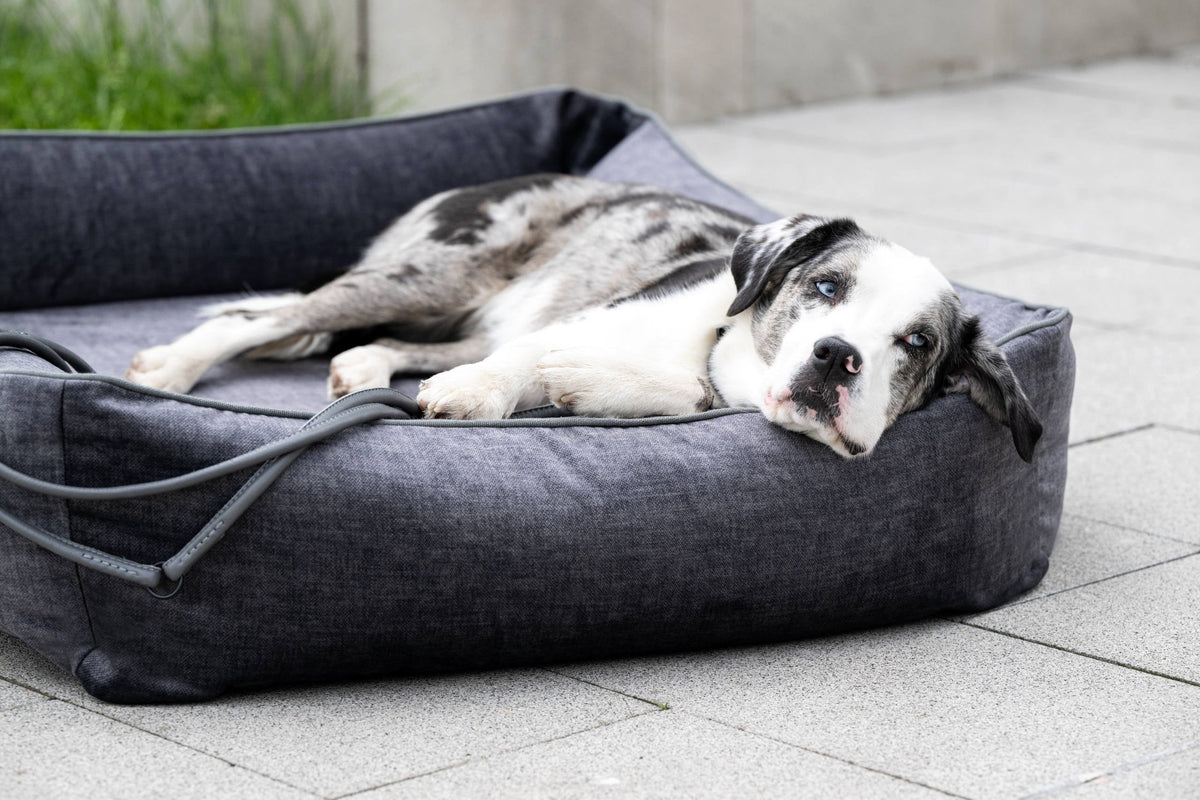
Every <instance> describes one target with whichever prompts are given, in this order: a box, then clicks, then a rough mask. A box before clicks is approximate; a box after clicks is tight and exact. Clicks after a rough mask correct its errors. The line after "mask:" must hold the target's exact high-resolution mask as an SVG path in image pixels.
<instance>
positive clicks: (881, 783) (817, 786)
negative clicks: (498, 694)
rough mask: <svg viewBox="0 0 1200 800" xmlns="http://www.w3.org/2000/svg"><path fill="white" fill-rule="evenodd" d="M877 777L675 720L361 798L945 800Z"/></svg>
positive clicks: (651, 720)
mask: <svg viewBox="0 0 1200 800" xmlns="http://www.w3.org/2000/svg"><path fill="white" fill-rule="evenodd" d="M946 796H947V795H945V794H943V793H941V792H937V791H934V790H932V789H929V788H927V787H922V786H918V785H916V784H912V783H908V782H906V781H902V780H898V779H896V778H892V777H889V776H887V775H882V774H880V773H878V772H872V771H870V770H866V769H862V768H859V767H855V766H852V765H850V764H846V763H844V762H842V761H837V760H835V759H832V758H827V757H825V756H821V755H817V754H815V753H810V752H807V751H805V750H801V749H799V748H796V747H792V746H790V745H786V744H783V743H781V742H776V741H772V740H770V739H766V738H763V737H761V736H755V735H753V734H750V733H746V732H744V731H739V730H736V729H734V728H731V727H729V726H727V725H721V724H718V723H715V722H711V721H708V720H704V719H698V718H696V717H692V716H689V715H687V714H682V713H679V712H676V711H663V712H656V713H654V714H649V715H646V716H642V717H637V718H636V719H632V720H626V721H624V722H618V723H615V724H613V725H608V726H605V727H603V728H597V729H595V730H592V731H587V732H585V733H580V734H576V735H575V736H569V737H567V738H565V739H558V740H556V741H553V742H547V743H545V744H539V745H536V746H534V747H528V748H525V749H523V750H519V751H517V752H512V753H505V754H503V755H498V756H493V757H490V758H486V759H481V760H478V761H473V762H471V763H469V764H464V765H463V766H460V767H455V768H453V769H449V770H445V771H442V772H437V773H434V774H432V775H427V776H423V777H419V778H414V779H413V780H410V781H405V782H403V783H399V784H395V785H393V786H389V787H386V788H383V789H379V790H376V791H373V792H367V793H366V794H364V795H362V796H361V797H362V800H405V799H407V798H413V800H418V798H419V799H420V800H426V798H427V799H428V800H438V798H447V800H449V799H450V798H454V800H458V799H459V798H463V800H467V799H469V798H481V800H482V799H483V798H487V800H493V798H496V799H499V798H513V800H516V799H517V798H521V800H526V798H527V799H528V800H537V799H538V798H554V799H555V800H568V799H569V798H594V797H606V798H608V797H612V798H664V799H666V798H672V799H673V798H680V797H686V798H689V800H705V798H713V800H732V799H734V798H751V797H763V798H768V797H794V798H805V797H812V798H825V797H854V798H862V800H869V798H945V797H946Z"/></svg>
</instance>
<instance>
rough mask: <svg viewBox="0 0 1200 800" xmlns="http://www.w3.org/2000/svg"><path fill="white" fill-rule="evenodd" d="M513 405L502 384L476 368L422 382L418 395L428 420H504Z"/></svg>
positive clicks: (443, 374) (467, 367)
mask: <svg viewBox="0 0 1200 800" xmlns="http://www.w3.org/2000/svg"><path fill="white" fill-rule="evenodd" d="M515 405H516V402H515V400H514V399H513V398H512V397H511V396H510V392H509V391H507V390H506V389H505V387H504V386H503V385H502V384H501V382H500V381H498V380H496V378H495V377H494V376H492V375H491V374H490V373H489V372H488V371H487V370H486V369H484V368H482V367H480V366H479V365H478V364H465V365H463V366H461V367H455V368H454V369H451V370H447V371H445V372H439V373H438V374H437V375H434V376H433V377H432V378H429V379H427V380H424V381H422V382H421V388H420V393H419V394H418V395H417V406H418V407H419V408H420V409H421V411H422V412H423V413H424V414H425V417H426V418H427V419H504V418H505V417H508V416H509V415H510V414H512V411H513V408H514V407H515Z"/></svg>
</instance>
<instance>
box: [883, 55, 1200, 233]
mask: <svg viewBox="0 0 1200 800" xmlns="http://www.w3.org/2000/svg"><path fill="white" fill-rule="evenodd" d="M1197 72H1198V73H1200V70H1197ZM1126 113H1128V110H1127V111H1126ZM1193 113H1194V112H1193ZM900 158H903V159H904V160H905V161H906V162H907V163H910V164H924V165H925V166H926V167H927V169H928V170H929V171H930V172H937V173H939V174H946V175H955V174H957V175H959V176H960V178H961V176H964V175H967V176H970V180H971V181H974V180H979V179H980V178H981V177H993V176H994V177H995V178H998V179H1002V180H1009V181H1013V182H1014V183H1016V184H1018V185H1029V186H1041V187H1043V188H1045V189H1052V188H1054V187H1056V186H1061V185H1062V184H1071V185H1074V186H1076V187H1078V188H1083V189H1087V190H1090V192H1091V193H1092V194H1093V195H1096V196H1101V197H1107V198H1110V199H1111V198H1119V199H1124V201H1125V202H1126V203H1127V204H1134V203H1138V202H1141V201H1143V200H1144V199H1155V200H1159V201H1164V202H1167V203H1173V204H1174V205H1175V206H1176V208H1177V213H1179V214H1186V213H1188V212H1194V211H1195V210H1196V209H1197V208H1198V207H1200V193H1198V192H1197V191H1196V183H1197V181H1198V180H1200V149H1198V148H1169V149H1168V148H1153V147H1146V146H1145V145H1144V143H1142V142H1140V141H1122V140H1115V141H1114V140H1106V139H1098V138H1096V137H1095V136H1094V135H1092V134H1091V133H1090V132H1088V131H1086V130H1080V131H1076V132H1073V133H1065V132H1064V133H1060V134H1057V135H1054V136H1047V135H1046V134H1045V133H1042V132H1035V133H1026V132H1022V133H1003V134H1000V135H992V136H987V137H980V138H977V139H973V140H965V141H957V142H948V143H946V144H945V145H942V146H940V147H938V148H936V149H930V150H928V151H922V152H920V153H913V154H908V155H904V156H900ZM1071 213H1074V210H1072V212H1071ZM1060 216H1068V215H1067V214H1060ZM1047 224H1048V225H1054V224H1057V223H1055V221H1053V220H1047Z"/></svg>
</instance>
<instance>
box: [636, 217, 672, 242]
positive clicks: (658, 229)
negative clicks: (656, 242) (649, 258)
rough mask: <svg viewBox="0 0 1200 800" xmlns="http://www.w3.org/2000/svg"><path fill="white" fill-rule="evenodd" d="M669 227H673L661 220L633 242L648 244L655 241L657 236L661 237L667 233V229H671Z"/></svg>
mask: <svg viewBox="0 0 1200 800" xmlns="http://www.w3.org/2000/svg"><path fill="white" fill-rule="evenodd" d="M669 227H671V226H670V225H668V224H667V221H666V220H661V221H659V222H656V223H654V224H653V225H651V226H650V227H649V228H646V230H644V231H642V232H641V233H639V234H638V235H637V236H636V237H635V238H634V240H633V241H634V244H642V243H643V242H648V241H650V240H651V239H653V238H654V237H655V236H659V235H661V234H663V233H666V231H667V228H669Z"/></svg>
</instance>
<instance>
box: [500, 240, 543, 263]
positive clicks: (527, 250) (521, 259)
mask: <svg viewBox="0 0 1200 800" xmlns="http://www.w3.org/2000/svg"><path fill="white" fill-rule="evenodd" d="M538 244H539V241H538V240H537V239H534V238H532V237H531V238H528V239H522V240H521V241H519V242H517V243H516V244H514V245H513V246H512V247H511V248H510V249H509V251H508V255H509V258H510V259H512V261H513V262H514V263H517V264H524V263H525V262H526V261H528V260H529V258H530V256H532V255H533V254H534V252H536V251H537V249H538Z"/></svg>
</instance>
